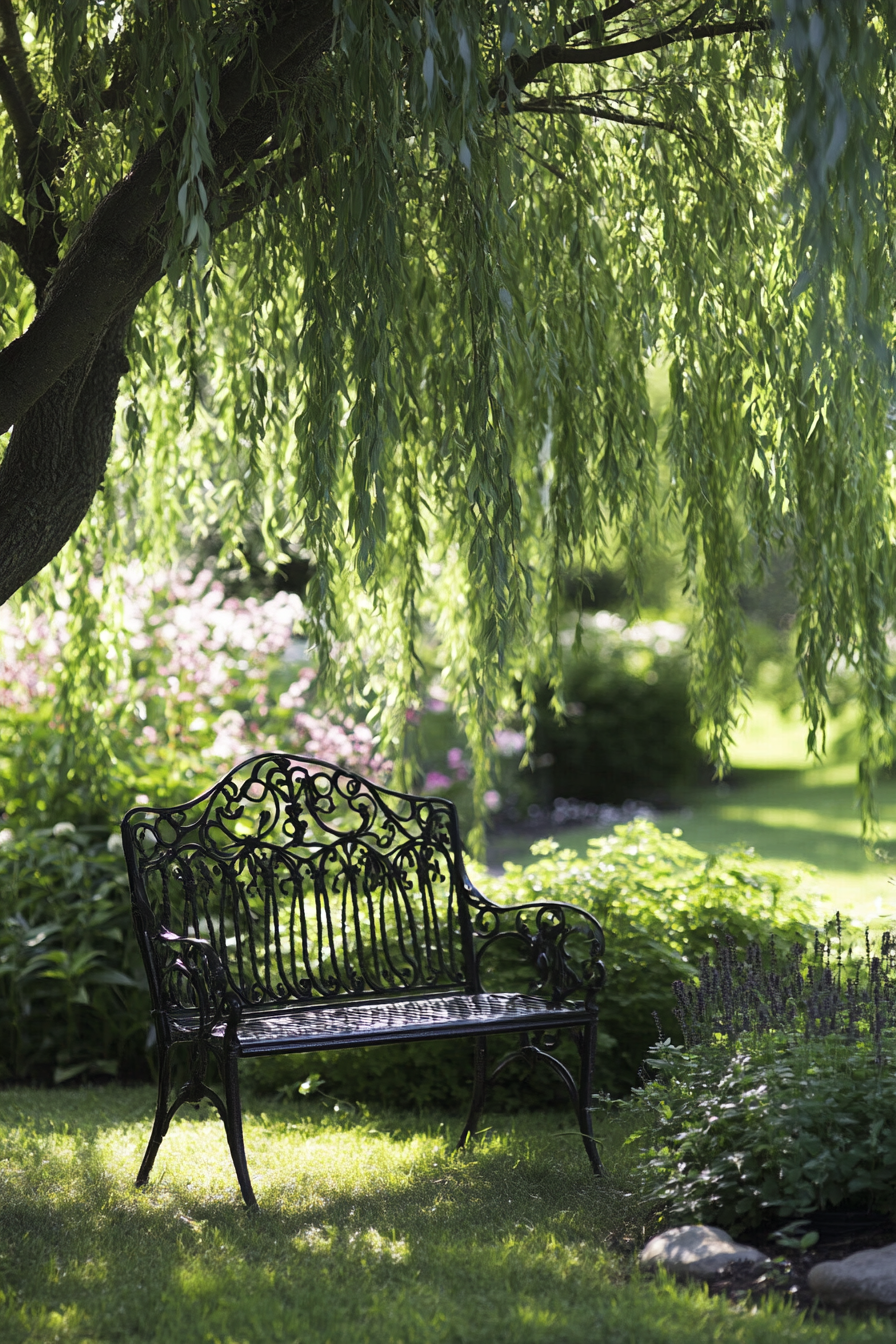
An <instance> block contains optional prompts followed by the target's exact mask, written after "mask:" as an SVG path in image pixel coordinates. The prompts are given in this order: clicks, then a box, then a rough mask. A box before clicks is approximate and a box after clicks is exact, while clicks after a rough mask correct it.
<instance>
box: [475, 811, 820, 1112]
mask: <svg viewBox="0 0 896 1344" xmlns="http://www.w3.org/2000/svg"><path fill="white" fill-rule="evenodd" d="M533 853H535V854H542V855H544V856H545V857H543V858H541V859H540V860H539V861H538V862H536V863H533V864H531V865H530V866H529V867H528V868H525V869H524V868H522V867H520V866H518V865H515V864H506V865H505V876H504V877H503V878H499V879H484V880H483V886H484V888H485V890H487V891H489V892H491V893H492V894H493V896H494V898H495V899H500V900H502V901H504V902H507V903H512V902H515V901H530V900H552V901H569V902H570V903H572V904H574V905H581V906H583V907H584V908H585V909H586V910H590V911H591V912H592V913H593V914H595V915H596V916H597V918H598V919H599V920H600V921H601V923H602V924H603V927H604V931H605V933H606V937H607V955H606V965H607V987H606V989H605V990H604V992H603V994H602V995H601V999H600V1012H601V1016H600V1021H601V1027H602V1029H603V1032H604V1033H606V1036H605V1039H604V1041H603V1044H602V1047H601V1049H600V1051H599V1056H598V1073H597V1086H598V1087H599V1088H601V1089H602V1090H605V1091H609V1092H611V1093H617V1094H618V1093H620V1092H622V1091H625V1090H627V1089H628V1088H630V1087H631V1086H633V1085H634V1083H635V1082H636V1080H637V1077H638V1072H639V1070H640V1068H641V1064H642V1061H643V1059H644V1057H645V1055H646V1054H647V1051H648V1049H649V1047H650V1045H651V1044H652V1043H653V1042H654V1041H655V1040H656V1025H655V1019H654V1014H655V1013H658V1014H659V1017H660V1021H661V1023H662V1027H663V1030H664V1031H667V1032H668V1031H673V1032H674V1031H676V1018H675V1009H676V1007H677V1000H676V997H675V994H674V991H673V989H672V984H673V981H675V980H681V979H691V978H693V977H694V976H695V975H696V974H697V969H698V965H699V962H700V959H701V957H702V956H703V955H704V953H706V952H708V951H709V950H710V947H711V946H712V940H713V939H714V938H715V937H717V936H718V934H719V933H720V932H721V931H722V930H723V929H726V930H729V931H730V932H731V933H732V934H734V935H735V936H736V937H738V938H739V939H742V940H744V941H746V940H749V939H756V938H759V937H763V936H765V935H766V934H767V933H768V932H769V930H770V929H775V930H778V931H779V932H780V934H781V936H782V937H784V938H786V939H788V940H790V939H800V940H802V941H804V942H806V941H810V940H811V926H812V917H813V913H814V903H813V902H812V900H811V899H810V898H809V897H808V896H807V895H806V894H805V892H804V891H803V890H801V882H802V880H803V879H804V877H805V873H799V872H797V873H794V874H793V875H792V876H791V877H788V878H785V877H782V876H781V874H780V873H778V872H775V871H774V870H772V869H769V868H767V867H766V866H765V865H763V863H762V862H761V860H759V859H757V858H756V857H755V856H754V855H753V854H752V853H750V852H744V851H739V850H729V851H728V852H726V853H723V854H722V855H720V856H718V857H715V856H710V855H706V854H701V853H700V852H699V851H698V850H695V849H692V848H691V846H690V845H687V844H685V843H684V842H683V841H682V840H681V839H680V838H679V837H678V836H676V835H671V836H669V835H665V834H664V833H663V832H662V831H660V830H658V829H657V827H655V826H653V825H652V824H651V823H650V822H646V821H638V822H633V823H632V824H631V825H629V826H617V827H615V828H614V832H613V834H612V835H608V836H604V837H601V838H599V839H593V840H590V841H589V842H588V852H587V855H586V857H585V858H579V857H578V856H577V855H576V854H575V853H574V852H573V851H572V850H563V849H561V848H560V846H559V845H558V844H557V843H556V842H555V841H552V840H551V841H542V842H539V843H538V844H536V845H534V846H533Z"/></svg>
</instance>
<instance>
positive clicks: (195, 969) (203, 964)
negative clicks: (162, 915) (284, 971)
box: [153, 928, 242, 1041]
mask: <svg viewBox="0 0 896 1344" xmlns="http://www.w3.org/2000/svg"><path fill="white" fill-rule="evenodd" d="M153 936H154V937H155V938H156V939H157V940H158V941H159V942H161V943H164V944H165V945H166V946H168V947H172V946H173V945H174V944H175V943H176V944H178V946H179V947H180V948H181V949H182V951H181V952H180V955H179V956H177V957H176V958H175V960H174V961H172V962H171V963H170V964H169V966H168V968H167V972H166V974H167V975H168V976H172V975H177V976H182V977H184V978H185V979H186V980H187V981H188V983H189V985H190V989H191V991H192V997H193V1000H194V1004H195V1007H196V1009H197V1011H198V1013H199V1034H200V1036H201V1037H207V1036H211V1034H212V1032H213V1031H214V1029H215V1027H218V1026H221V1025H222V1024H224V1023H225V1022H226V1024H227V1030H226V1032H225V1040H227V1041H229V1040H230V1039H231V1038H232V1036H233V1035H234V1034H235V1033H236V1028H237V1026H238V1025H239V1020H240V1017H241V1016H242V1005H241V1004H240V1001H239V999H238V997H237V996H236V995H231V994H230V993H229V988H230V987H229V985H228V983H227V976H226V974H225V971H224V967H223V965H222V964H221V958H220V957H219V956H218V954H217V952H216V951H215V949H214V947H213V946H212V944H211V943H210V942H209V941H208V939H207V938H193V937H188V936H187V935H185V934H183V935H182V934H177V933H172V932H171V930H170V929H166V928H161V929H159V930H158V932H157V933H156V934H154V935H153ZM176 997H177V998H178V999H180V998H181V995H180V994H178V995H177V996H176Z"/></svg>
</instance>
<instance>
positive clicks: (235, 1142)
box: [223, 1050, 258, 1213]
mask: <svg viewBox="0 0 896 1344" xmlns="http://www.w3.org/2000/svg"><path fill="white" fill-rule="evenodd" d="M223 1063H224V1100H225V1103H226V1106H227V1114H226V1115H225V1116H224V1117H223V1118H224V1127H225V1129H226V1130H227V1142H228V1144H229V1146H230V1156H231V1157H232V1158H233V1167H234V1171H235V1172H236V1178H237V1180H238V1181H239V1183H240V1190H241V1192H242V1196H243V1199H244V1200H245V1201H246V1207H247V1209H249V1211H250V1213H254V1212H255V1211H256V1210H257V1209H258V1200H257V1199H256V1198H255V1191H254V1190H253V1189H252V1182H251V1180H250V1179H249V1166H248V1163H247V1162H246V1149H245V1147H244V1145H243V1111H242V1106H241V1104H240V1075H239V1055H238V1054H237V1053H236V1051H235V1050H225V1051H224V1061H223Z"/></svg>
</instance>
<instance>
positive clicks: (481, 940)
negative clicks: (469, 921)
mask: <svg viewBox="0 0 896 1344" xmlns="http://www.w3.org/2000/svg"><path fill="white" fill-rule="evenodd" d="M466 894H467V899H468V902H469V904H470V906H471V914H472V918H473V939H474V948H475V959H476V967H477V974H479V973H480V972H481V966H482V959H483V957H484V955H485V954H486V953H487V952H488V951H489V950H490V949H491V948H492V947H494V946H495V944H498V943H505V944H512V943H514V942H515V943H516V944H517V946H518V948H519V950H520V951H521V952H522V953H523V955H524V959H525V960H526V961H527V962H528V963H529V964H530V965H531V967H532V970H533V972H534V979H533V981H532V983H531V985H530V987H529V988H530V992H533V993H538V994H542V995H544V996H545V997H547V998H549V999H550V1001H551V1002H552V1003H556V1004H561V1003H563V1002H564V1000H565V999H567V998H569V997H570V996H575V997H577V998H579V997H582V998H584V1000H585V1003H586V1004H587V1005H588V1006H589V1007H590V1006H591V1004H592V1003H593V1001H594V997H595V995H596V994H597V992H598V990H600V989H602V988H603V984H604V981H605V979H606V971H605V968H604V964H603V961H602V960H601V957H602V956H603V953H604V947H605V940H604V931H603V929H602V927H601V925H600V922H599V921H598V920H597V919H596V918H595V916H594V915H592V914H591V913H590V912H589V911H588V910H582V909H581V908H580V907H579V906H576V905H570V904H569V903H568V902H566V901H525V902H522V903H521V904H519V905H496V904H495V903H494V902H493V901H490V900H488V898H487V897H485V896H483V895H482V893H481V892H479V891H477V890H476V888H475V887H473V886H472V885H471V886H469V887H468V888H467V893H466ZM480 978H481V977H480ZM480 987H481V986H480Z"/></svg>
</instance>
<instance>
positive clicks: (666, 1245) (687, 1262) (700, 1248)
mask: <svg viewBox="0 0 896 1344" xmlns="http://www.w3.org/2000/svg"><path fill="white" fill-rule="evenodd" d="M765 1258H766V1257H765V1256H764V1255H763V1254H762V1252H761V1251H757V1250H756V1248H755V1246H744V1245H742V1244H741V1243H740V1242H738V1241H734V1240H733V1238H732V1237H729V1235H728V1233H727V1232H723V1231H722V1229H721V1228H720V1227H710V1226H708V1225H707V1224H705V1223H687V1224H685V1226H684V1227H670V1228H669V1230H668V1232H660V1234H659V1235H658V1236H656V1237H651V1239H650V1241H648V1243H647V1245H646V1246H645V1247H644V1249H643V1251H642V1252H641V1255H640V1257H639V1263H640V1265H641V1268H642V1269H656V1268H657V1266H658V1265H662V1266H663V1268H664V1269H668V1270H669V1271H670V1272H671V1273H672V1274H679V1275H681V1276H683V1277H684V1278H690V1279H711V1278H712V1276H713V1275H714V1274H716V1273H717V1272H718V1271H719V1270H720V1269H726V1268H727V1266H728V1265H730V1264H732V1263H733V1262H734V1261H735V1260H753V1261H757V1260H765Z"/></svg>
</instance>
